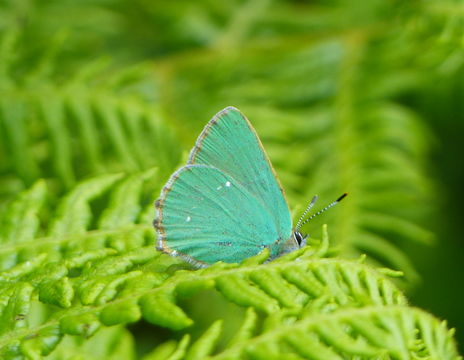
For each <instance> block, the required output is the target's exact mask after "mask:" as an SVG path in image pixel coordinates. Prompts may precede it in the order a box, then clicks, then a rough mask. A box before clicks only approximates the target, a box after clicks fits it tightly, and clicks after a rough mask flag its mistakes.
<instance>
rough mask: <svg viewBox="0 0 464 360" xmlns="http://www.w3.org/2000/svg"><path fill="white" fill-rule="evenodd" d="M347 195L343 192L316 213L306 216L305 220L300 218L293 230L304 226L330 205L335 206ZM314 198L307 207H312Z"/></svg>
mask: <svg viewBox="0 0 464 360" xmlns="http://www.w3.org/2000/svg"><path fill="white" fill-rule="evenodd" d="M347 195H348V193H344V194H343V195H342V196H340V197H339V198H338V199H337V200H335V201H334V202H332V203H330V204H329V205H327V206H326V207H325V208H323V209H321V210H319V211H318V212H317V213H315V214H313V215H311V216H310V217H309V218H307V219H306V220H305V221H303V222H301V219H300V220H299V221H298V223H297V225H296V228H295V230H296V231H299V230H300V228H301V227H302V226H304V225H305V224H307V223H308V222H310V221H311V220H312V219H314V218H315V217H316V216H318V215H320V214H322V213H323V212H324V211H326V210H328V209H330V208H331V207H332V206H335V205H337V204H338V203H339V202H340V201H342V200H343V199H344V198H345V197H346V196H347ZM314 198H316V199H317V197H316V196H315V197H314ZM314 198H313V200H312V201H311V204H309V206H308V208H311V207H312V204H313V202H315V201H314ZM306 213H307V211H305V212H304V214H303V216H304V215H305V214H306Z"/></svg>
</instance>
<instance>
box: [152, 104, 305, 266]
mask: <svg viewBox="0 0 464 360" xmlns="http://www.w3.org/2000/svg"><path fill="white" fill-rule="evenodd" d="M156 209H157V219H156V220H155V227H156V229H157V233H158V242H157V248H158V249H159V250H161V251H163V252H165V253H168V254H170V255H173V256H181V257H183V258H184V259H185V260H187V261H189V262H191V263H194V264H196V265H199V266H202V265H208V264H212V263H214V262H216V261H224V262H230V263H235V262H240V261H242V260H243V259H245V258H248V257H250V256H253V255H256V254H258V253H259V252H261V251H262V250H263V249H264V248H269V251H270V254H271V255H270V257H271V258H275V257H278V256H279V255H281V254H283V253H286V252H289V251H293V250H295V249H297V248H299V247H300V246H302V241H299V239H298V237H297V236H296V233H295V232H294V231H292V221H291V217H290V211H289V208H288V205H287V202H286V200H285V194H284V191H283V189H282V187H281V186H280V183H279V181H278V179H277V177H276V174H275V172H274V170H273V168H272V165H271V163H270V161H269V159H268V157H267V155H266V153H265V151H264V148H263V146H262V144H261V142H260V140H259V138H258V136H257V134H256V132H255V130H254V129H253V127H252V126H251V124H250V122H249V121H248V119H246V117H245V116H244V115H243V114H242V113H241V112H240V111H239V110H237V109H236V108H233V107H228V108H226V109H224V110H222V111H221V112H219V113H218V114H217V115H216V116H215V117H213V119H212V120H211V121H210V122H209V123H208V124H207V125H206V127H205V129H204V130H203V132H202V133H201V134H200V136H199V137H198V139H197V142H196V144H195V147H194V148H193V149H192V151H191V153H190V157H189V160H188V162H187V165H185V166H184V167H182V168H180V169H179V170H177V171H176V172H175V173H174V174H173V175H171V177H170V179H169V180H168V182H167V183H166V185H165V186H164V187H163V189H162V191H161V195H160V198H159V199H158V200H157V202H156ZM302 239H303V238H302ZM300 240H301V239H300Z"/></svg>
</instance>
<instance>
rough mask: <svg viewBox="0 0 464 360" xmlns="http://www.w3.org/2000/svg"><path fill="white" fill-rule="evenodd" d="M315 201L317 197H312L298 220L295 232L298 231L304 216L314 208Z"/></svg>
mask: <svg viewBox="0 0 464 360" xmlns="http://www.w3.org/2000/svg"><path fill="white" fill-rule="evenodd" d="M316 201H317V195H314V196H313V198H312V200H311V202H310V203H309V205H308V207H307V208H306V210H305V211H304V213H303V215H301V216H300V219H299V220H298V222H297V224H296V227H295V230H296V231H298V230H300V227H301V222H302V221H303V220H304V218H305V217H306V214H307V213H308V211H309V210H311V208H312V207H313V206H314V204H315V203H316Z"/></svg>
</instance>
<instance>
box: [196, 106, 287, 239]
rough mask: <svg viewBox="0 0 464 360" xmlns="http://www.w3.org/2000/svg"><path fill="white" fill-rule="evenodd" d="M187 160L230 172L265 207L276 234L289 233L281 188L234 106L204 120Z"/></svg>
mask: <svg viewBox="0 0 464 360" xmlns="http://www.w3.org/2000/svg"><path fill="white" fill-rule="evenodd" d="M189 163H190V164H206V165H210V166H214V167H216V168H218V169H221V170H224V171H226V172H227V173H228V174H230V175H231V176H233V177H234V178H235V179H236V180H237V181H239V182H240V183H241V184H242V185H243V186H244V187H245V188H246V189H248V190H249V191H250V192H251V193H252V194H253V195H254V196H255V197H256V198H257V199H259V200H260V201H262V203H263V205H264V206H265V207H266V208H268V210H269V213H270V214H272V216H273V221H274V222H275V224H276V226H277V228H278V232H279V234H280V235H281V236H282V237H283V238H285V239H288V237H290V235H291V228H292V221H291V217H290V211H289V208H288V205H287V202H286V200H285V196H284V192H283V189H282V187H281V186H280V183H279V181H278V179H277V176H276V174H275V172H274V169H273V168H272V165H271V163H270V161H269V158H268V157H267V154H266V152H265V151H264V148H263V146H262V144H261V141H260V140H259V138H258V136H257V134H256V132H255V130H254V129H253V127H252V126H251V124H250V122H249V121H248V119H247V118H246V117H245V116H244V115H243V114H242V113H241V112H240V111H239V110H238V109H236V108H234V107H228V108H226V109H224V110H222V111H221V112H219V113H218V114H217V115H216V116H215V117H214V118H213V119H212V120H211V121H210V122H209V123H208V125H207V126H206V127H205V129H204V130H203V132H202V134H201V135H200V137H199V138H198V140H197V143H196V145H195V147H194V148H193V150H192V152H191V154H190V159H189Z"/></svg>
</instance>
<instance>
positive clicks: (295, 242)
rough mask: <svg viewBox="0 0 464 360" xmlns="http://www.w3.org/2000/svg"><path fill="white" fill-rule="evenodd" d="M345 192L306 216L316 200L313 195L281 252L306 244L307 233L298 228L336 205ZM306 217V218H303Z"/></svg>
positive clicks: (290, 250)
mask: <svg viewBox="0 0 464 360" xmlns="http://www.w3.org/2000/svg"><path fill="white" fill-rule="evenodd" d="M347 195H348V194H347V193H344V194H343V195H342V196H340V197H339V198H338V199H337V200H335V201H333V202H332V203H330V204H329V205H327V206H326V207H324V208H323V209H321V210H319V211H318V212H316V213H314V214H313V215H311V216H309V217H308V218H306V215H307V214H308V212H309V210H311V208H312V207H313V206H314V204H315V203H316V201H317V195H316V196H314V197H313V198H312V200H311V202H310V203H309V205H308V207H307V208H306V210H305V211H304V212H303V215H301V217H300V219H299V220H298V222H297V224H296V226H295V230H294V231H293V235H292V236H291V237H290V239H288V240H287V242H286V243H285V245H284V247H283V249H282V252H281V254H285V253H289V252H292V251H294V250H298V249H301V248H302V247H305V246H306V239H307V238H308V235H307V234H303V233H302V232H301V231H300V229H301V227H302V226H303V225H305V224H307V223H308V222H309V221H310V220H312V219H314V218H315V217H316V216H318V215H320V214H322V213H323V212H324V211H326V210H328V209H330V208H331V207H332V206H334V205H337V204H338V203H339V202H340V201H341V200H342V199H343V198H345V196H347ZM305 218H306V219H305Z"/></svg>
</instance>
